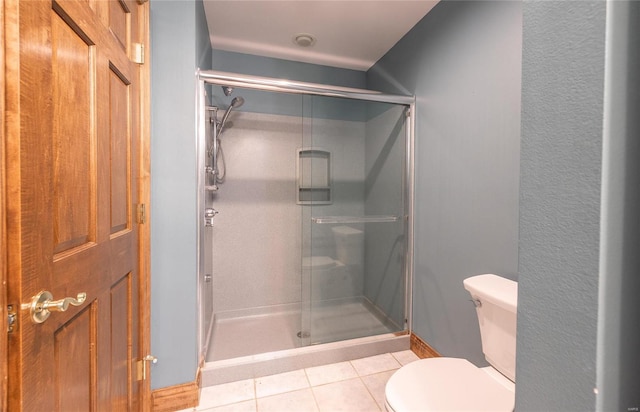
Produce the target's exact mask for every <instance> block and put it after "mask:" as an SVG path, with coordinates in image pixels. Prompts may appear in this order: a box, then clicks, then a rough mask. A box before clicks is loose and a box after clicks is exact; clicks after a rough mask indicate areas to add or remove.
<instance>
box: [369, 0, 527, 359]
mask: <svg viewBox="0 0 640 412" xmlns="http://www.w3.org/2000/svg"><path fill="white" fill-rule="evenodd" d="M521 7H522V6H521V3H520V2H511V1H495V2H488V1H451V2H448V1H444V2H441V3H439V4H438V5H437V6H436V7H435V8H434V9H433V10H432V11H431V12H430V13H429V14H427V16H425V18H424V19H422V21H420V22H419V23H418V24H417V25H416V26H415V27H414V28H413V29H412V30H411V31H410V32H409V33H408V34H407V35H406V36H405V37H404V38H403V39H401V40H400V41H399V42H398V43H397V44H396V45H395V46H394V47H393V49H391V50H390V51H389V53H387V54H386V55H385V56H384V57H383V58H382V59H381V60H380V61H379V62H378V63H377V64H376V65H375V66H374V67H373V68H372V69H370V70H369V72H368V73H367V80H368V83H367V86H368V88H370V89H374V90H383V91H388V92H395V93H405V94H415V95H416V99H417V102H416V110H417V114H416V119H417V120H416V121H417V123H416V137H415V139H416V149H415V156H416V159H415V162H416V182H415V183H416V187H415V194H416V200H415V202H416V204H415V250H414V257H415V269H414V283H413V328H414V331H415V333H416V334H418V335H419V336H420V337H421V338H423V339H424V340H426V341H427V342H429V344H431V345H433V346H434V347H435V349H436V350H438V351H439V352H440V353H442V354H443V355H447V356H458V357H464V358H467V359H469V360H470V361H472V362H474V363H476V364H478V365H484V364H485V361H484V357H483V355H482V352H481V345H480V332H479V328H478V321H477V316H476V313H475V308H474V307H473V305H472V304H471V302H470V301H469V294H468V292H467V291H465V290H464V288H463V286H462V281H463V280H464V279H465V278H467V277H469V276H473V275H476V274H479V273H497V274H500V275H502V276H505V277H508V278H511V279H515V278H516V273H517V265H518V250H517V245H518V189H519V150H520V72H521V66H520V57H521V34H522V24H521V18H522V14H521V13H522V12H521Z"/></svg>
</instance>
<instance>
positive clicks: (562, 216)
mask: <svg viewBox="0 0 640 412" xmlns="http://www.w3.org/2000/svg"><path fill="white" fill-rule="evenodd" d="M605 23H606V4H605V2H601V1H588V2H548V1H525V2H524V8H523V26H524V35H523V73H522V152H521V164H522V167H521V193H520V264H519V272H520V279H519V297H518V298H519V301H518V305H519V306H518V347H517V353H518V355H517V390H516V409H518V410H522V411H539V410H565V411H578V410H593V409H594V408H595V394H594V387H595V385H596V340H597V339H596V337H597V322H596V319H597V314H598V276H599V250H600V212H601V210H600V198H601V173H602V144H603V140H602V133H603V98H604V67H605ZM635 406H638V405H635Z"/></svg>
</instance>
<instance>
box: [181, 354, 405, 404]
mask: <svg viewBox="0 0 640 412" xmlns="http://www.w3.org/2000/svg"><path fill="white" fill-rule="evenodd" d="M415 360H418V357H417V356H416V355H415V354H414V353H413V352H411V351H410V350H406V351H402V352H394V353H386V354H383V355H376V356H371V357H368V358H362V359H356V360H352V361H349V362H340V363H334V364H330V365H324V366H317V367H314V368H306V369H300V370H297V371H293V372H287V373H281V374H278V375H271V376H265V377H262V378H256V379H247V380H244V381H238V382H231V383H225V384H223V385H217V386H210V387H207V388H203V389H202V392H201V393H200V406H198V407H197V408H195V409H185V410H184V411H179V412H186V411H208V412H270V411H274V412H287V411H291V412H334V411H348V412H358V411H363V412H372V411H373V412H377V411H384V410H385V408H384V387H385V385H386V383H387V380H388V379H389V377H390V376H391V375H392V374H393V372H394V371H395V370H396V369H398V368H400V366H402V365H406V364H407V363H409V362H413V361H415Z"/></svg>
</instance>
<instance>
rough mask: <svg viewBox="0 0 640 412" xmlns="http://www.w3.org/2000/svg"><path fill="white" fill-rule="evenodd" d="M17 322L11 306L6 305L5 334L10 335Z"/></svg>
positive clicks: (16, 316)
mask: <svg viewBox="0 0 640 412" xmlns="http://www.w3.org/2000/svg"><path fill="white" fill-rule="evenodd" d="M17 322H18V315H17V314H16V311H15V309H14V308H13V305H7V333H12V332H13V329H14V327H15V325H16V323H17Z"/></svg>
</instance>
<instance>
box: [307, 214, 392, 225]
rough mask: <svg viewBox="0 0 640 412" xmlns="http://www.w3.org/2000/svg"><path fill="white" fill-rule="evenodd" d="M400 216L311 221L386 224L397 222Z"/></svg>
mask: <svg viewBox="0 0 640 412" xmlns="http://www.w3.org/2000/svg"><path fill="white" fill-rule="evenodd" d="M398 220H400V216H394V215H382V216H323V217H312V218H311V221H312V222H313V223H317V224H327V223H384V222H397V221H398Z"/></svg>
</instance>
